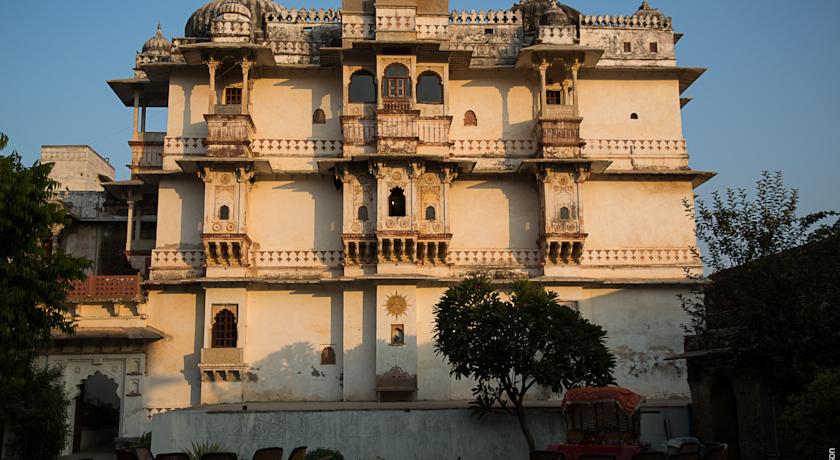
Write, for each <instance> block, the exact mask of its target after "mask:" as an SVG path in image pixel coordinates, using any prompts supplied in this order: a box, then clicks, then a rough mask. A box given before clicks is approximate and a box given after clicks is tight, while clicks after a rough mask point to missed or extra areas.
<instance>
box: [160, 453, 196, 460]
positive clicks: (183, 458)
mask: <svg viewBox="0 0 840 460" xmlns="http://www.w3.org/2000/svg"><path fill="white" fill-rule="evenodd" d="M155 460H190V456H189V455H187V454H185V453H183V452H175V453H171V454H157V456H155Z"/></svg>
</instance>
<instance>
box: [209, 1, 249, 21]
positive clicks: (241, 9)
mask: <svg viewBox="0 0 840 460" xmlns="http://www.w3.org/2000/svg"><path fill="white" fill-rule="evenodd" d="M223 14H238V15H240V16H244V17H245V18H247V19H251V10H249V9H248V7H247V6H245V5H243V4H242V3H239V1H237V0H225V2H224V3H222V4H221V5H219V7H218V8H217V9H216V16H217V17H218V16H221V15H223Z"/></svg>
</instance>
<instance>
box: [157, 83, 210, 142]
mask: <svg viewBox="0 0 840 460" xmlns="http://www.w3.org/2000/svg"><path fill="white" fill-rule="evenodd" d="M209 78H210V76H209V72H208V71H207V69H203V71H199V70H176V71H173V72H172V76H171V77H170V80H169V108H168V110H167V114H168V117H169V118H168V122H167V126H166V135H167V136H168V137H206V136H207V122H206V121H205V120H204V114H206V113H207V109H208V104H209V103H210V101H209V100H208V96H209Z"/></svg>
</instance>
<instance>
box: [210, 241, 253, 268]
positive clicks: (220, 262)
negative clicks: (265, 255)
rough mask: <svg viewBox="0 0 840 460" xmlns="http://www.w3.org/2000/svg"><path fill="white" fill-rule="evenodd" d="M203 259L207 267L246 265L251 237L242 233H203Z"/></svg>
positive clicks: (247, 264) (249, 258) (248, 258)
mask: <svg viewBox="0 0 840 460" xmlns="http://www.w3.org/2000/svg"><path fill="white" fill-rule="evenodd" d="M201 238H202V240H203V241H204V260H205V261H206V265H207V267H248V266H250V265H251V239H250V238H248V235H246V234H244V233H205V234H202V235H201Z"/></svg>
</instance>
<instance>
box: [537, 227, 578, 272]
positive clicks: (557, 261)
mask: <svg viewBox="0 0 840 460" xmlns="http://www.w3.org/2000/svg"><path fill="white" fill-rule="evenodd" d="M586 237H587V234H585V233H562V234H549V235H544V236H543V237H542V238H541V239H540V252H541V258H542V261H543V263H544V264H545V265H570V264H575V265H579V264H580V259H581V256H582V255H583V245H584V242H585V241H586Z"/></svg>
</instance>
